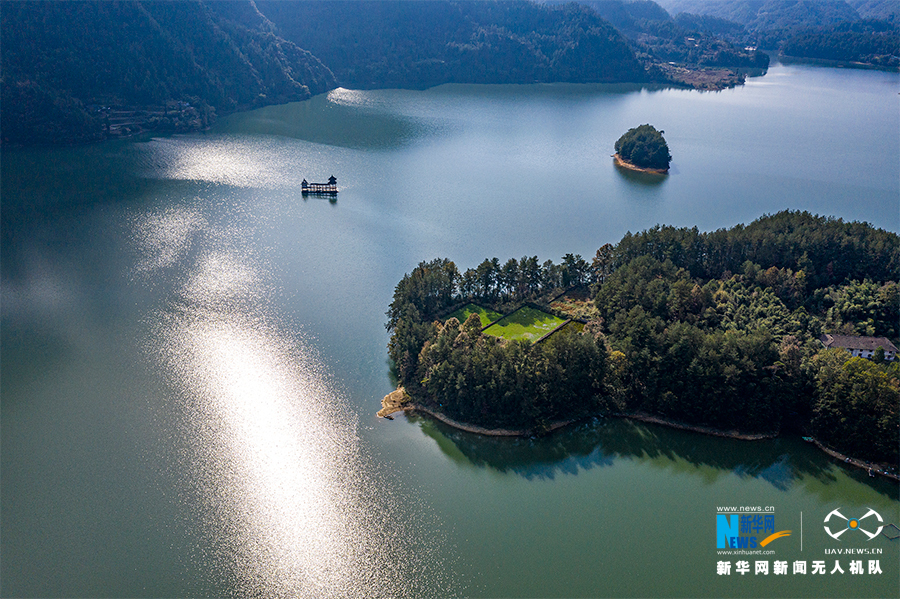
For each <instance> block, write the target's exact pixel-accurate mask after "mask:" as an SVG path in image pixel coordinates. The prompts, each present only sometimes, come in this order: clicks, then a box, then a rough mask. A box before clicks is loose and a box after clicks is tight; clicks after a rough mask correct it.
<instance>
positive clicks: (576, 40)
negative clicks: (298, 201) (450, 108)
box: [256, 0, 648, 88]
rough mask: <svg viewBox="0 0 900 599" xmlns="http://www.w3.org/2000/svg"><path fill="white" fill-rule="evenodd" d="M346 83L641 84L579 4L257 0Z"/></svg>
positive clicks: (628, 58) (624, 53)
mask: <svg viewBox="0 0 900 599" xmlns="http://www.w3.org/2000/svg"><path fill="white" fill-rule="evenodd" d="M256 6H257V7H258V8H259V11H260V12H261V13H262V14H264V15H265V16H266V17H267V18H268V19H269V20H270V21H271V22H272V23H274V24H275V25H276V26H277V28H278V31H279V33H280V34H281V35H283V36H284V37H285V38H286V39H289V40H291V41H293V42H294V43H296V44H297V45H299V46H302V47H303V48H306V49H308V50H309V51H311V52H312V53H313V54H315V55H316V56H318V57H319V58H320V59H321V60H322V61H323V62H324V63H325V64H327V65H328V66H329V67H330V68H331V70H332V71H333V72H334V73H335V76H336V77H337V79H338V82H339V83H340V84H341V85H343V86H345V87H353V88H379V87H380V88H384V87H414V88H415V87H418V88H422V87H430V86H434V85H438V84H441V83H534V82H557V81H567V82H621V81H645V80H647V79H648V74H647V72H646V71H645V69H644V67H643V66H642V65H641V63H640V62H639V61H638V60H637V58H636V57H635V55H634V53H633V52H632V50H631V49H630V48H629V46H628V43H627V41H626V40H625V38H623V37H622V35H621V34H619V32H618V31H616V30H615V29H614V28H613V27H612V26H611V25H610V24H609V23H607V22H606V21H604V20H603V19H602V18H600V17H599V16H598V15H597V14H595V13H593V12H592V11H590V10H587V9H585V8H584V7H580V6H576V5H568V6H564V7H558V8H552V7H547V6H541V5H537V4H534V3H532V2H522V1H513V2H506V1H481V2H452V1H447V0H435V1H428V2H379V1H376V0H349V1H323V2H279V1H268V0H263V1H258V2H256Z"/></svg>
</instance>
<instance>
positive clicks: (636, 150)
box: [616, 125, 672, 170]
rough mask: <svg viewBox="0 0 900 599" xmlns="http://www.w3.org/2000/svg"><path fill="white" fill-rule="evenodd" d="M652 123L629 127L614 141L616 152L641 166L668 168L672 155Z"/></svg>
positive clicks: (661, 132)
mask: <svg viewBox="0 0 900 599" xmlns="http://www.w3.org/2000/svg"><path fill="white" fill-rule="evenodd" d="M663 133H664V131H657V130H656V128H655V127H653V125H641V126H640V127H634V128H633V129H629V130H628V131H627V132H626V133H625V134H624V135H623V136H622V137H620V138H619V139H618V141H616V154H618V155H619V157H620V158H622V159H623V160H626V161H627V162H630V163H631V164H634V165H636V166H639V167H641V168H655V169H664V170H668V168H669V163H670V162H671V161H672V155H671V154H670V153H669V146H668V144H666V140H665V139H664V138H663V136H662V134H663Z"/></svg>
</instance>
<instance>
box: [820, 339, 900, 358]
mask: <svg viewBox="0 0 900 599" xmlns="http://www.w3.org/2000/svg"><path fill="white" fill-rule="evenodd" d="M819 341H821V342H822V345H824V346H825V347H826V348H827V349H831V348H833V347H837V348H840V349H843V350H846V351H848V352H850V355H851V356H853V357H854V358H871V357H872V356H874V355H875V350H876V349H878V348H879V347H881V348H884V359H885V360H893V359H894V358H895V357H896V356H897V347H896V346H895V345H894V344H893V343H891V342H890V341H889V340H888V338H887V337H859V336H856V335H828V334H825V335H822V336H821V337H819Z"/></svg>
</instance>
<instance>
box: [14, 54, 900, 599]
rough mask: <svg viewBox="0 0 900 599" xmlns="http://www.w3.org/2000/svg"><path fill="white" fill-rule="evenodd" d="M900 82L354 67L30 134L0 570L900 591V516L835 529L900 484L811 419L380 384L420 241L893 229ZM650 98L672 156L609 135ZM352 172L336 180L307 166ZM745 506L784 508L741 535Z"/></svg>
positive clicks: (341, 585) (377, 591) (495, 246)
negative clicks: (709, 81)
mask: <svg viewBox="0 0 900 599" xmlns="http://www.w3.org/2000/svg"><path fill="white" fill-rule="evenodd" d="M898 91H900V77H898V75H897V74H888V73H880V72H874V71H849V70H838V69H828V68H817V67H808V66H781V65H775V66H773V68H772V69H771V70H770V71H769V73H768V74H767V75H766V76H765V77H762V78H758V79H751V80H750V81H749V82H748V83H747V85H745V86H743V87H741V88H738V89H734V90H727V91H723V92H718V93H698V92H693V91H684V90H648V89H640V88H633V87H627V86H612V87H610V86H584V85H543V86H497V87H492V86H457V85H453V86H442V87H439V88H435V89H431V90H427V91H365V92H360V91H350V90H343V89H339V90H335V91H333V92H331V93H330V94H328V95H327V96H319V97H316V98H313V99H312V100H310V101H308V102H304V103H300V104H292V105H286V106H276V107H269V108H265V109H262V110H257V111H254V112H250V113H244V114H238V115H233V116H230V117H228V118H224V119H222V120H221V121H220V122H219V124H218V125H217V126H216V127H215V128H214V129H213V130H211V131H208V132H206V133H201V134H194V135H185V136H173V137H166V138H156V139H146V140H128V141H120V142H108V143H104V144H100V145H93V146H88V147H78V148H59V149H28V150H10V149H6V148H4V150H3V155H2V369H0V376H2V404H0V407H2V420H0V424H2V431H0V433H2V434H0V442H2V453H0V460H2V462H0V466H2V493H0V508H2V529H0V543H2V545H0V555H2V564H0V565H2V569H0V579H2V589H0V590H2V594H3V595H4V596H42V597H49V596H67V597H81V596H85V597H88V596H90V597H132V596H135V597H137V596H140V597H174V596H231V595H235V596H298V597H359V598H363V597H379V596H383V597H403V596H409V597H429V596H435V597H445V596H454V595H465V596H487V597H582V596H584V597H646V596H656V597H723V596H734V597H768V596H772V597H776V596H783V597H889V596H898V595H900V582H898V581H900V571H898V568H900V566H898V555H900V551H898V542H896V541H894V542H892V541H889V540H887V539H886V538H885V537H884V536H878V537H876V538H874V539H872V540H871V541H868V540H867V539H866V537H863V536H862V535H861V534H860V533H859V532H858V531H850V532H851V533H852V534H844V535H842V536H841V537H840V539H838V540H835V539H833V538H831V537H829V536H828V535H827V534H826V530H825V524H826V523H825V519H826V517H828V515H829V513H830V512H832V510H835V509H838V510H839V512H840V514H842V515H843V516H844V517H851V516H853V517H862V516H864V515H865V514H867V513H868V510H870V509H871V510H875V511H876V512H877V513H878V515H879V516H880V517H882V519H883V524H888V523H897V524H900V501H898V486H897V484H895V483H892V482H888V481H885V480H881V479H875V478H870V477H868V476H866V473H865V472H862V471H856V470H852V469H847V468H845V467H843V466H842V465H841V464H840V463H836V462H834V461H833V460H831V459H829V458H827V456H825V455H823V454H822V453H820V452H818V451H816V450H815V448H813V447H811V446H810V445H809V444H806V443H804V442H802V441H801V440H798V439H793V438H783V439H777V440H772V441H762V442H741V441H734V440H725V439H716V438H710V437H705V436H700V435H695V434H691V433H686V432H682V431H675V430H670V429H667V428H662V427H657V426H650V425H644V424H639V423H633V422H628V421H621V420H613V421H609V420H597V421H591V422H586V423H582V424H579V425H577V426H573V427H570V428H568V429H565V430H563V431H560V432H558V433H556V434H554V435H552V436H550V437H547V438H542V439H512V440H510V439H496V438H483V437H478V436H474V435H470V434H465V433H461V432H459V431H455V430H451V429H448V428H446V427H444V426H442V425H440V424H437V423H435V422H433V421H431V420H428V419H423V418H418V417H413V416H410V417H409V418H404V417H399V418H397V419H395V420H394V421H386V420H379V419H377V418H376V417H375V412H376V410H378V408H379V407H380V405H379V402H380V399H381V397H382V396H383V395H384V394H386V393H387V392H389V391H391V390H392V388H393V386H392V382H391V379H390V375H389V366H388V363H387V352H386V344H387V340H388V336H387V332H386V331H385V329H384V321H385V316H384V312H385V310H386V309H387V305H388V303H389V302H390V300H391V296H392V293H393V288H394V285H395V284H396V283H397V281H398V280H399V279H400V278H401V277H402V276H403V274H404V273H405V272H408V271H410V270H411V269H412V268H413V267H414V266H415V265H416V264H417V263H418V262H420V261H422V260H427V259H431V258H434V257H448V258H450V259H452V260H454V261H455V262H456V264H457V265H458V266H459V267H460V268H461V269H465V268H468V267H471V266H475V265H477V263H478V262H480V261H481V260H483V259H484V258H486V257H493V256H497V257H498V258H500V260H501V262H502V261H505V260H506V259H508V258H510V257H516V258H518V257H521V256H523V255H537V256H538V257H539V258H540V259H541V260H542V261H543V260H546V259H553V260H555V261H559V260H560V258H561V257H562V256H563V254H565V253H568V252H572V253H580V254H582V255H583V256H584V257H586V258H588V259H590V257H592V256H593V253H594V251H595V250H596V249H597V248H598V247H599V246H600V245H602V244H603V243H606V242H616V241H618V240H619V238H620V237H621V236H622V234H623V233H625V232H626V231H629V230H630V231H637V230H641V229H644V228H647V227H650V226H653V225H655V224H657V223H662V224H674V225H679V226H693V225H696V226H697V227H699V228H700V229H702V230H709V229H715V228H720V227H730V226H732V225H734V224H737V223H742V222H750V221H752V220H753V219H755V218H757V217H759V216H760V215H762V214H765V213H772V212H776V211H779V210H782V209H786V208H790V209H801V210H809V211H811V212H815V213H819V214H827V215H833V216H835V217H840V218H843V219H846V220H865V221H868V222H871V223H873V224H875V225H876V226H879V227H883V228H886V229H889V230H892V231H898V229H900V226H898V225H900V217H898V202H900V179H898V174H897V173H898V166H900V123H898V120H900V110H898ZM645 122H649V123H652V124H653V125H655V126H656V127H657V128H660V129H663V130H664V131H665V135H666V139H667V140H668V142H669V145H670V148H671V151H672V154H673V156H674V160H673V164H672V171H671V174H670V175H669V176H668V177H666V178H664V179H659V178H653V177H645V176H640V175H636V174H632V173H627V172H622V171H619V170H617V169H616V168H615V167H614V165H613V164H612V159H611V158H610V155H611V154H612V152H613V144H614V142H615V140H616V139H617V138H618V137H619V135H621V134H622V133H623V132H624V131H625V130H627V129H628V128H629V127H633V126H637V125H639V124H641V123H645ZM331 174H334V175H335V176H337V178H338V182H339V185H340V187H341V192H340V197H339V198H338V199H337V201H336V202H329V201H328V200H324V199H315V198H309V199H303V198H302V197H301V196H300V193H299V188H300V181H301V180H302V179H304V178H306V179H308V180H310V181H322V180H325V179H326V178H327V177H328V176H329V175H331ZM728 506H732V507H735V506H746V507H751V508H756V509H757V510H758V511H764V512H766V514H767V515H772V514H774V517H775V519H774V530H776V531H781V530H790V531H791V534H790V536H788V537H785V538H781V539H778V540H776V541H774V542H773V543H772V544H771V545H769V546H768V547H767V548H766V549H767V550H771V551H773V552H774V553H770V554H767V555H764V556H761V555H736V554H735V555H724V556H723V555H720V554H718V553H717V548H716V538H717V528H716V526H717V525H716V521H717V520H716V515H717V513H718V512H719V508H722V509H725V508H726V507H728ZM766 510H768V511H766ZM723 513H729V514H730V513H733V509H732V510H731V511H728V510H726V511H725V512H723ZM839 520H840V518H839V517H837V516H834V517H832V519H831V520H830V521H829V522H828V525H829V526H831V527H832V530H836V528H835V526H838V527H839V526H840V525H845V523H846V520H844V521H843V523H841V524H840V525H839V523H838V521H839ZM862 522H863V523H864V524H866V526H867V527H868V528H869V529H870V530H875V529H876V528H877V524H878V523H876V522H875V517H874V516H870V517H868V518H864V519H863V521H862ZM835 548H837V549H847V548H852V549H865V550H867V551H868V550H871V551H870V552H869V553H867V554H862V555H853V556H850V555H843V554H842V555H834V554H826V551H829V550H832V549H835ZM743 559H746V560H748V562H749V566H750V571H749V572H748V573H747V574H744V575H741V574H740V573H738V572H737V562H738V561H739V560H743ZM855 559H859V560H861V565H862V568H863V573H862V574H854V573H852V570H851V567H852V568H854V569H855V566H853V565H852V564H851V562H852V561H853V560H855ZM816 560H824V561H825V566H826V572H825V574H818V573H814V572H813V569H814V565H813V564H814V562H815V561H816ZM836 560H837V561H838V565H839V566H840V567H841V568H842V569H843V571H844V573H843V574H841V573H840V572H837V571H835V572H834V573H831V572H832V571H833V570H834V565H835V561H836ZM870 560H871V561H872V562H873V563H871V564H870ZM876 560H877V563H874V562H875V561H876ZM720 561H728V562H729V563H730V567H731V570H730V574H727V575H725V574H717V562H720ZM757 561H760V562H762V561H765V562H766V565H767V567H768V568H769V570H768V574H762V573H761V572H760V573H756V571H755V568H756V565H755V562H757ZM779 562H786V564H787V566H786V567H787V573H786V574H778V573H776V569H778V568H779V567H780V566H779V565H778V563H779ZM795 562H808V569H807V573H806V574H801V573H799V572H795V571H794V568H795V566H794V563H795ZM870 568H872V569H871V570H870ZM879 571H880V572H879Z"/></svg>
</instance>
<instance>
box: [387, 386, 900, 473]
mask: <svg viewBox="0 0 900 599" xmlns="http://www.w3.org/2000/svg"><path fill="white" fill-rule="evenodd" d="M409 399H411V398H410V397H409V395H407V394H406V391H405V390H404V389H403V388H402V387H401V388H400V389H398V390H397V391H393V392H392V393H390V394H388V395H386V396H385V397H384V399H383V400H382V406H383V407H382V409H381V410H379V411H378V414H377V415H378V417H379V418H387V419H389V420H393V418H392V417H391V414H395V413H397V412H404V413H405V412H420V413H422V414H427V415H428V416H431V417H432V418H434V419H435V420H438V421H440V422H443V423H444V424H446V425H448V426H451V427H453V428H455V429H458V430H461V431H465V432H467V433H474V434H476V435H485V436H488V437H532V436H534V435H537V434H543V433H550V432H553V431H556V430H558V429H561V428H564V427H566V426H569V425H571V424H575V423H576V422H578V421H579V420H580V419H571V420H563V421H559V422H554V423H553V424H551V425H550V426H549V427H548V428H547V429H546V430H543V431H536V430H534V429H503V428H485V427H483V426H478V425H475V424H468V423H465V422H459V421H458V420H454V419H452V418H450V417H448V416H445V415H443V414H440V413H438V412H435V411H434V410H431V409H429V408H426V407H425V406H423V405H420V404H416V403H412V402H410V401H409ZM609 416H610V417H614V418H625V419H628V420H636V421H638V422H647V423H650V424H658V425H661V426H667V427H669V428H675V429H679V430H684V431H688V432H692V433H699V434H703V435H710V436H713V437H721V438H726V439H737V440H739V441H762V440H765V439H775V438H777V437H778V434H775V433H754V434H751V433H741V432H739V431H736V430H735V431H725V430H721V429H716V428H711V427H707V426H696V425H692V424H684V423H682V422H678V421H676V420H668V419H665V418H660V417H658V416H653V415H651V414H646V413H643V412H621V413H616V414H609ZM811 442H812V443H813V444H814V445H815V446H816V447H817V448H818V449H819V450H821V451H823V452H824V453H826V454H828V455H829V456H831V457H832V458H834V459H836V460H838V461H839V462H841V463H842V464H844V465H848V466H854V467H856V468H861V469H863V470H866V471H868V472H869V474H870V476H873V477H874V476H875V474H879V475H881V476H884V477H886V478H890V479H893V480H896V481H900V475H898V473H896V472H889V471H888V470H887V468H890V466H887V468H886V467H885V465H884V464H873V463H871V462H867V461H865V460H860V459H857V458H853V457H850V456H847V455H845V454H842V453H840V452H839V451H836V450H834V449H831V448H830V447H827V446H826V445H824V444H823V443H821V442H820V441H819V440H818V439H812V441H811Z"/></svg>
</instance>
